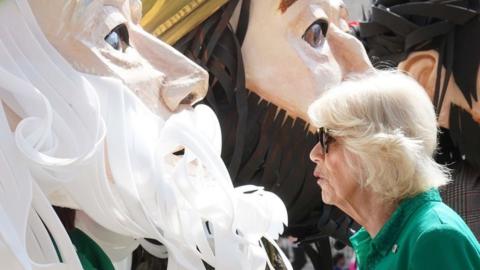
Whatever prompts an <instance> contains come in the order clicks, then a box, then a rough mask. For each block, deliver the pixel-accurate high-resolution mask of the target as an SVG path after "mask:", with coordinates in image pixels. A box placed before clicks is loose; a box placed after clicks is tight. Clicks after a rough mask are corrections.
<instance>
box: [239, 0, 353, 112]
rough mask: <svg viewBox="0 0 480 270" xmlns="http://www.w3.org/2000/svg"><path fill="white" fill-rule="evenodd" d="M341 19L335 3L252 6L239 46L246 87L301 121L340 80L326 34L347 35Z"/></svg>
mask: <svg viewBox="0 0 480 270" xmlns="http://www.w3.org/2000/svg"><path fill="white" fill-rule="evenodd" d="M347 17H348V14H347V11H346V9H345V7H344V5H343V3H342V2H341V1H337V0H333V1H332V0H330V1H328V0H298V1H286V0H281V1H280V0H265V1H252V3H251V12H250V21H249V26H248V31H247V34H246V37H245V41H244V43H243V46H242V53H243V57H244V64H245V73H246V83H247V88H249V89H250V90H252V91H254V92H255V93H257V94H258V95H259V96H261V97H262V98H263V99H266V100H268V101H270V102H272V103H274V104H275V105H277V106H279V107H281V108H283V109H285V110H286V111H287V112H288V113H289V114H290V115H291V116H294V117H300V118H302V119H304V120H307V119H308V117H307V114H306V111H307V108H308V106H309V105H310V104H311V103H312V102H313V101H314V100H315V99H316V98H318V96H319V95H320V94H321V93H322V92H323V91H325V90H326V89H327V88H328V87H329V86H331V85H334V84H336V83H338V82H340V80H341V79H342V77H343V76H344V75H345V74H342V71H343V68H342V67H341V65H343V64H344V63H341V62H339V60H338V59H337V57H338V56H337V55H335V54H334V52H332V43H331V42H330V40H329V39H330V38H327V35H329V36H330V35H335V34H336V33H338V32H339V31H334V30H332V28H334V27H335V26H336V27H337V28H339V29H340V30H347V29H348V25H347ZM334 25H335V26H334ZM338 38H340V39H343V38H344V37H342V36H340V37H338ZM357 49H358V48H357ZM342 54H343V55H354V54H357V55H358V54H359V52H358V51H354V50H353V48H350V49H348V50H345V51H343V52H342Z"/></svg>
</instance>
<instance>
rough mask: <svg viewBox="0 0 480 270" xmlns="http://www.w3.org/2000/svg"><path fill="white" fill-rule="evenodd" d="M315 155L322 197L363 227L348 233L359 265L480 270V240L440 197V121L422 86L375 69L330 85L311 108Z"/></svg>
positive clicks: (443, 180)
mask: <svg viewBox="0 0 480 270" xmlns="http://www.w3.org/2000/svg"><path fill="white" fill-rule="evenodd" d="M309 115H310V118H311V120H312V123H313V124H314V125H316V126H318V127H319V131H318V132H319V133H318V137H319V138H318V139H319V143H318V144H317V145H316V146H315V147H314V148H313V149H312V151H311V154H310V157H311V159H312V160H313V161H314V162H315V163H316V168H315V172H314V175H315V177H316V179H317V183H318V185H319V186H320V188H321V190H322V199H323V201H324V202H325V203H328V204H333V205H335V206H337V207H339V208H340V209H342V210H343V211H344V212H346V213H347V214H348V215H350V216H351V217H352V218H354V219H355V220H356V221H357V222H358V223H359V224H361V225H362V226H363V227H362V228H361V229H360V230H359V231H358V232H357V233H356V234H355V235H353V236H352V237H351V238H350V241H351V243H352V245H353V248H354V250H355V252H356V254H357V259H358V264H359V267H360V269H368V270H370V269H389V270H392V269H436V270H438V269H480V244H479V243H478V242H477V240H476V239H475V237H474V235H473V234H472V232H471V231H470V229H469V228H468V227H467V226H466V225H465V223H464V221H463V220H462V219H461V218H460V217H459V216H458V215H457V214H456V213H455V212H454V211H453V210H452V209H450V208H449V207H448V206H447V205H445V204H444V203H442V201H441V198H440V195H439V193H438V190H437V188H439V187H441V186H443V185H445V184H446V183H447V182H448V181H449V177H448V173H447V171H446V170H445V169H444V168H443V167H441V166H440V165H439V164H437V163H436V162H435V161H434V160H433V158H432V157H433V154H434V152H435V148H436V145H437V125H436V117H435V112H434V109H433V106H432V103H431V101H430V99H429V97H428V96H427V94H426V93H425V91H424V90H423V88H422V87H421V86H420V85H419V84H418V83H417V82H416V81H414V80H413V79H411V78H409V77H407V76H406V75H403V74H400V73H398V72H376V73H373V74H369V75H368V76H366V77H363V78H360V79H357V80H352V81H346V82H343V83H342V84H340V85H339V86H337V87H335V88H333V89H331V90H329V91H328V92H326V93H325V94H324V95H323V96H322V97H321V98H320V99H319V100H317V101H316V102H314V103H313V104H312V105H311V107H310V110H309Z"/></svg>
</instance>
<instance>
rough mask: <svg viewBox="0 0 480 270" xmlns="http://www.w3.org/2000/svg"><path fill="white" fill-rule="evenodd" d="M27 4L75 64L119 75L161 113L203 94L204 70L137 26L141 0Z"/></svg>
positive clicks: (91, 71)
mask: <svg viewBox="0 0 480 270" xmlns="http://www.w3.org/2000/svg"><path fill="white" fill-rule="evenodd" d="M30 6H31V8H32V11H33V13H34V15H35V17H36V19H37V21H38V23H39V24H40V26H41V28H42V30H43V32H44V33H45V35H46V36H47V38H48V39H49V41H50V42H51V43H52V44H53V45H54V46H55V47H56V49H57V50H58V51H59V52H60V53H61V54H62V55H63V57H65V58H66V59H67V60H68V61H69V62H70V64H71V65H72V66H73V67H74V68H75V69H77V70H78V71H80V72H84V73H88V74H93V75H99V76H107V77H115V78H118V79H120V80H122V81H123V82H124V83H125V84H126V85H127V86H128V87H129V88H130V89H131V90H132V91H133V92H135V94H136V95H137V96H139V97H140V98H141V99H142V101H143V102H144V103H145V104H147V106H148V107H149V108H150V109H151V110H152V111H154V112H156V113H157V114H158V115H160V116H162V117H163V118H165V117H167V116H168V115H170V114H171V112H172V111H175V110H178V109H179V108H181V107H182V106H183V105H191V104H192V103H194V102H195V101H198V100H199V99H201V98H203V97H204V95H205V93H206V89H207V88H206V87H207V83H208V82H207V76H208V75H207V73H206V72H205V71H204V70H202V69H201V68H200V67H199V66H197V65H196V64H194V63H193V62H192V61H190V60H188V59H187V58H186V57H184V56H183V55H181V54H180V53H178V52H177V51H175V50H174V49H173V48H171V47H170V46H167V45H166V44H164V43H163V42H161V41H159V40H157V39H156V38H154V37H152V36H150V35H149V34H147V33H146V32H144V31H143V30H142V29H141V28H140V27H139V26H138V25H137V24H138V21H139V19H140V17H141V3H140V1H137V0H99V1H97V0H96V1H88V0H35V1H33V0H32V1H30ZM147 59H148V60H147Z"/></svg>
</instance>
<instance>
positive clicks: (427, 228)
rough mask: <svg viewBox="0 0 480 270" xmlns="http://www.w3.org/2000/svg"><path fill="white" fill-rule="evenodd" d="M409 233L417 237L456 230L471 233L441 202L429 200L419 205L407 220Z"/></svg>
mask: <svg viewBox="0 0 480 270" xmlns="http://www.w3.org/2000/svg"><path fill="white" fill-rule="evenodd" d="M408 223H409V224H408V226H407V227H409V229H410V230H411V231H410V233H411V234H412V236H413V235H416V236H417V237H419V236H421V235H423V234H426V233H433V234H436V233H441V232H451V233H453V232H458V233H460V234H466V235H468V234H469V233H470V234H471V236H472V237H474V236H473V233H471V230H470V229H469V228H468V226H467V225H466V224H465V222H464V221H463V219H462V218H461V217H460V216H459V215H458V214H457V213H456V212H455V211H453V210H452V209H451V208H450V207H448V206H447V205H446V204H444V203H443V202H429V203H426V204H424V205H422V206H421V207H419V208H418V209H417V210H416V211H415V212H414V213H412V216H411V217H410V218H409V222H408Z"/></svg>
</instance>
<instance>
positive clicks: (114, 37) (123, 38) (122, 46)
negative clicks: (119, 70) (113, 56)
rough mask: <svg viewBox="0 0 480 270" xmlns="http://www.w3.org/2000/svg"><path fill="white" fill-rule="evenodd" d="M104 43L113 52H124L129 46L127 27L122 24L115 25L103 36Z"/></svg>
mask: <svg viewBox="0 0 480 270" xmlns="http://www.w3.org/2000/svg"><path fill="white" fill-rule="evenodd" d="M105 41H106V42H107V43H108V44H110V46H112V47H113V48H114V49H115V50H118V51H122V52H125V50H126V49H127V47H128V46H130V40H129V36H128V29H127V26H126V25H125V24H123V23H122V24H119V25H117V26H116V27H115V28H113V30H112V31H111V32H110V33H108V35H106V36H105Z"/></svg>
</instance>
